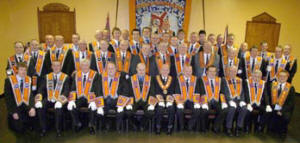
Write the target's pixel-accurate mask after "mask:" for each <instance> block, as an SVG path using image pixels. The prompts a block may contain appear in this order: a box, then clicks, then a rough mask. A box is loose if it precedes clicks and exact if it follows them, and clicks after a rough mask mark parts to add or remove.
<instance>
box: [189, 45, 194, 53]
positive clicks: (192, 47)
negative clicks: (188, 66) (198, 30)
mask: <svg viewBox="0 0 300 143" xmlns="http://www.w3.org/2000/svg"><path fill="white" fill-rule="evenodd" d="M193 49H194V45H192V46H191V48H190V53H192V52H193Z"/></svg>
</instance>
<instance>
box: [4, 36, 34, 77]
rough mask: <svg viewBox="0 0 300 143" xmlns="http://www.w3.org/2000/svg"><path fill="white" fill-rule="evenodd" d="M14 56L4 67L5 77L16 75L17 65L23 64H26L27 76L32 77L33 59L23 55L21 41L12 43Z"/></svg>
mask: <svg viewBox="0 0 300 143" xmlns="http://www.w3.org/2000/svg"><path fill="white" fill-rule="evenodd" d="M14 46H15V54H14V55H13V56H11V57H9V58H8V60H7V66H6V75H8V76H9V75H16V74H17V64H18V63H21V62H25V63H26V64H27V75H29V76H32V75H33V74H34V73H35V72H34V71H35V70H34V63H33V59H32V58H31V56H30V55H28V54H24V45H23V43H22V42H21V41H17V42H15V43H14Z"/></svg>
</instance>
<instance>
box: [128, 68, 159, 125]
mask: <svg viewBox="0 0 300 143" xmlns="http://www.w3.org/2000/svg"><path fill="white" fill-rule="evenodd" d="M136 71H137V73H136V74H134V75H132V76H131V77H130V81H129V95H130V96H131V97H132V98H133V100H134V103H133V107H132V109H130V108H128V107H126V110H127V113H128V118H129V120H131V121H132V120H134V119H133V113H135V112H137V111H138V110H141V111H143V112H144V113H145V115H144V116H143V117H142V118H138V119H137V121H135V122H134V123H138V124H135V125H137V126H138V127H139V129H140V130H143V129H144V127H145V124H146V123H147V121H149V120H153V117H154V108H155V105H154V104H151V103H150V102H149V103H148V100H150V99H149V98H150V96H154V93H153V91H154V87H153V81H151V76H149V75H147V74H146V65H145V64H144V63H139V64H138V65H137V67H136ZM149 128H151V127H149Z"/></svg>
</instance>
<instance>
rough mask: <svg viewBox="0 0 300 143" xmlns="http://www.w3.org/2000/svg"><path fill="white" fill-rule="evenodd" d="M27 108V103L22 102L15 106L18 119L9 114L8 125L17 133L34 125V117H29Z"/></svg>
mask: <svg viewBox="0 0 300 143" xmlns="http://www.w3.org/2000/svg"><path fill="white" fill-rule="evenodd" d="M29 110H30V109H29V108H28V106H27V105H24V104H22V105H21V106H19V107H17V109H16V112H15V113H17V114H18V116H19V119H18V120H15V119H14V118H13V114H9V115H8V116H7V117H8V120H7V121H8V125H9V127H10V129H12V130H13V131H15V132H17V133H23V132H24V131H25V130H26V129H28V128H33V127H34V126H35V121H36V117H29V114H28V112H29Z"/></svg>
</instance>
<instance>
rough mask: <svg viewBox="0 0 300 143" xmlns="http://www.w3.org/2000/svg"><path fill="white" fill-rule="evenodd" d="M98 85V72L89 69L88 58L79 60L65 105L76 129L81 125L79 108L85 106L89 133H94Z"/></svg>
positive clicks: (98, 93) (99, 93)
mask: <svg viewBox="0 0 300 143" xmlns="http://www.w3.org/2000/svg"><path fill="white" fill-rule="evenodd" d="M100 85H101V83H100V77H99V74H98V73H97V72H96V71H93V70H91V69H90V61H89V60H88V59H83V60H81V62H80V70H78V71H77V72H76V73H75V74H74V75H73V76H72V86H71V93H70V95H69V103H68V106H67V109H68V110H69V111H70V112H71V116H72V120H73V123H74V126H75V129H76V131H78V130H79V129H80V128H81V126H82V124H81V122H80V121H79V109H80V108H81V107H87V108H88V114H89V123H88V126H89V128H90V134H95V122H96V112H97V105H96V103H95V101H94V99H95V98H96V97H99V96H102V93H101V92H100V87H101V86H100Z"/></svg>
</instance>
